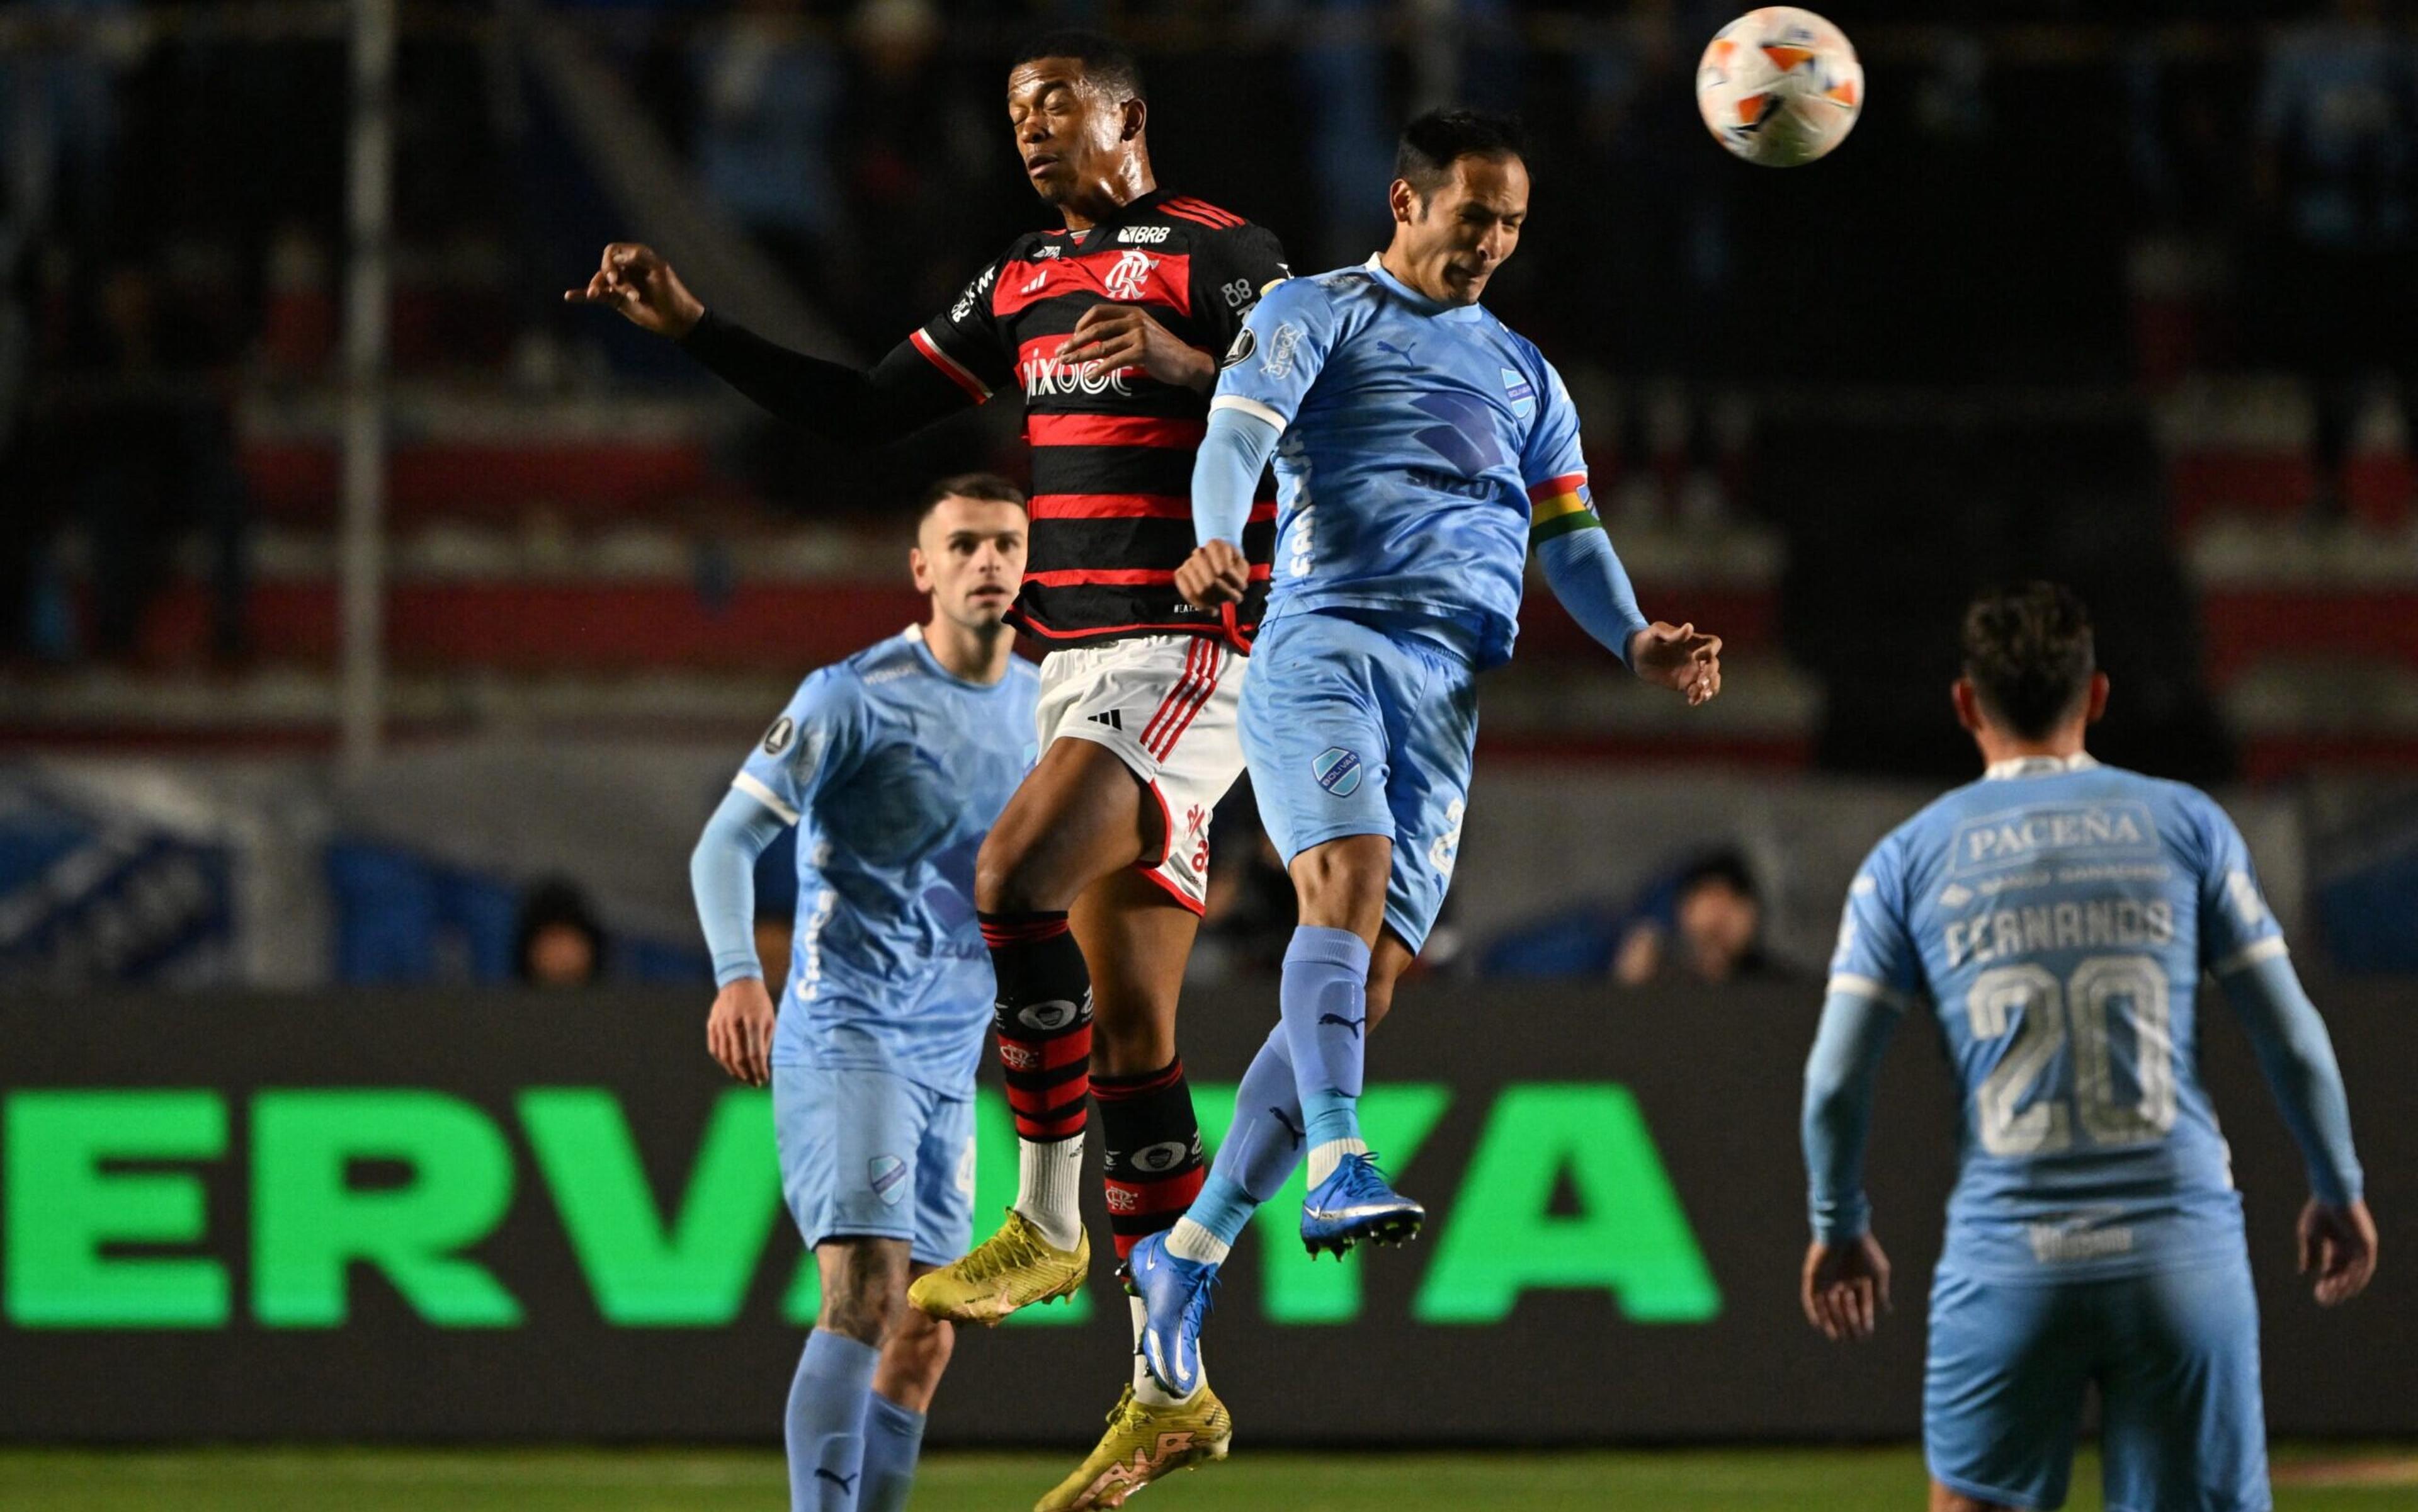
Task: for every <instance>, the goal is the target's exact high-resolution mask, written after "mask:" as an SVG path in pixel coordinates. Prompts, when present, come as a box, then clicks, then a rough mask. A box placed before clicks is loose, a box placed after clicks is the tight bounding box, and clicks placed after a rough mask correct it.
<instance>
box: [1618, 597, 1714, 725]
mask: <svg viewBox="0 0 2418 1512" xmlns="http://www.w3.org/2000/svg"><path fill="white" fill-rule="evenodd" d="M1629 664H1630V666H1631V667H1633V668H1635V669H1636V672H1637V675H1638V676H1639V677H1641V678H1643V679H1645V680H1646V681H1648V682H1651V683H1653V684H1655V685H1656V686H1657V687H1662V688H1669V689H1671V690H1672V691H1673V692H1675V693H1681V694H1685V695H1687V698H1688V707H1689V708H1691V709H1693V708H1694V707H1696V706H1697V705H1698V704H1703V703H1709V702H1711V701H1712V699H1713V697H1714V696H1715V695H1718V694H1719V693H1720V692H1721V691H1722V638H1721V637H1720V636H1719V635H1706V634H1697V632H1696V627H1695V626H1694V625H1691V624H1690V625H1669V624H1664V623H1663V622H1662V621H1661V620H1660V619H1657V620H1656V621H1654V623H1652V624H1650V625H1648V626H1646V627H1645V629H1644V630H1641V631H1639V632H1638V633H1637V634H1634V635H1631V636H1630V638H1629Z"/></svg>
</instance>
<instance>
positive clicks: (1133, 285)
mask: <svg viewBox="0 0 2418 1512" xmlns="http://www.w3.org/2000/svg"><path fill="white" fill-rule="evenodd" d="M1157 266H1158V259H1157V258H1155V257H1153V256H1152V255H1151V254H1150V253H1148V252H1140V251H1136V252H1125V253H1123V254H1121V255H1120V256H1119V257H1118V258H1117V266H1116V267H1111V268H1110V269H1109V276H1108V277H1107V278H1104V279H1102V280H1101V281H1100V283H1101V286H1102V287H1104V288H1106V289H1107V290H1108V291H1109V298H1111V299H1126V300H1132V299H1139V298H1141V297H1142V292H1143V291H1144V290H1145V289H1147V288H1148V287H1149V286H1150V270H1151V269H1152V268H1154V267H1157Z"/></svg>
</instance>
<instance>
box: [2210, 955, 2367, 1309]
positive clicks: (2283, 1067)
mask: <svg viewBox="0 0 2418 1512" xmlns="http://www.w3.org/2000/svg"><path fill="white" fill-rule="evenodd" d="M2217 981H2218V983H2219V985H2222V986H2223V987H2224V989H2225V999H2226V1001H2227V1004H2229V1005H2230V1006H2231V1007H2232V1009H2233V1012H2234V1014H2235V1016H2237V1017H2239V1018H2240V1019H2241V1020H2242V1030H2243V1031H2244V1032H2245V1033H2247V1034H2248V1035H2249V1037H2250V1047H2251V1049H2252V1051H2253V1052H2254V1053H2256V1054H2257V1057H2258V1066H2259V1070H2260V1071H2262V1072H2263V1073H2264V1074H2265V1075H2266V1077H2267V1085H2268V1087H2269V1088H2270V1089H2272V1090H2273V1092H2274V1093H2275V1101H2276V1103H2277V1104H2278V1105H2279V1106H2280V1107H2282V1109H2283V1113H2284V1123H2285V1124H2286V1125H2287V1126H2288V1127H2289V1128H2290V1129H2291V1131H2292V1138H2293V1141H2294V1142H2295V1143H2297V1144H2298V1145H2299V1146H2300V1147H2301V1154H2302V1158H2303V1160H2305V1161H2306V1162H2307V1163H2308V1168H2309V1187H2310V1190H2311V1191H2312V1192H2313V1193H2314V1194H2315V1195H2314V1196H2312V1197H2311V1198H2310V1199H2309V1203H2308V1206H2307V1207H2306V1208H2304V1209H2303V1211H2302V1214H2301V1223H2300V1251H2301V1270H2302V1272H2303V1274H2304V1275H2314V1277H2315V1283H2314V1284H2315V1287H2316V1291H2317V1298H2318V1301H2319V1302H2320V1303H2322V1304H2324V1305H2325V1306H2335V1305H2336V1304H2338V1303H2344V1302H2349V1300H2350V1299H2351V1298H2353V1297H2355V1296H2357V1295H2359V1293H2360V1292H2361V1291H2363V1290H2364V1288H2365V1287H2366V1286H2367V1283H2368V1280H2369V1278H2370V1277H2371V1276H2373V1275H2375V1274H2376V1258H2377V1257H2376V1250H2377V1242H2376V1221H2375V1219H2374V1218H2373V1217H2371V1216H2370V1215H2369V1214H2368V1211H2367V1204H2366V1202H2365V1201H2364V1200H2363V1199H2362V1197H2361V1189H2362V1186H2363V1184H2364V1177H2363V1174H2362V1172H2361V1170H2360V1166H2359V1156H2358V1154H2357V1153H2356V1152H2355V1151H2354V1150H2353V1148H2352V1145H2351V1137H2350V1099H2349V1095H2348V1094H2347V1093H2346V1092H2344V1090H2343V1080H2342V1068H2341V1066H2340V1064H2339V1063H2338V1062H2337V1061H2335V1059H2334V1040H2333V1038H2332V1036H2330V1035H2329V1034H2327V1032H2326V1024H2325V1019H2324V1018H2323V1017H2321V1016H2319V1013H2318V1009H2317V1005H2316V1004H2315V1003H2312V1002H2311V1001H2310V1000H2309V995H2308V993H2307V992H2306V991H2305V990H2304V989H2303V987H2302V985H2301V979H2300V974H2299V973H2298V972H2296V971H2294V970H2292V958H2291V957H2290V956H2288V955H2284V954H2283V953H2282V952H2281V951H2280V950H2277V951H2275V952H2273V954H2269V955H2265V956H2264V957H2263V958H2260V959H2257V960H2253V961H2251V962H2249V963H2247V964H2245V965H2242V966H2240V967H2237V968H2235V969H2233V970H2224V971H2220V972H2219V973H2218V974H2217Z"/></svg>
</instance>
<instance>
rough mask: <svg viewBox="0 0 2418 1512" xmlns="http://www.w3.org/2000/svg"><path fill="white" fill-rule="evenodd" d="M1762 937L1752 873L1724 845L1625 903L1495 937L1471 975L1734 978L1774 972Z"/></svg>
mask: <svg viewBox="0 0 2418 1512" xmlns="http://www.w3.org/2000/svg"><path fill="white" fill-rule="evenodd" d="M1762 937H1763V900H1762V895H1761V893H1759V892H1758V890H1757V889H1756V887H1755V882H1754V874H1753V872H1752V870H1750V869H1749V867H1748V866H1747V863H1746V859H1745V858H1744V857H1743V856H1741V855H1740V854H1739V853H1738V852H1737V851H1736V850H1733V849H1723V850H1719V851H1715V852H1713V853H1712V854H1710V855H1706V856H1704V857H1701V858H1699V859H1697V860H1695V861H1693V862H1691V863H1688V864H1687V865H1685V866H1682V867H1680V868H1678V869H1677V870H1676V871H1673V872H1670V873H1667V874H1665V875H1664V876H1662V877H1660V878H1657V879H1656V880H1655V881H1653V882H1651V883H1649V884H1648V885H1647V886H1646V887H1645V889H1644V890H1643V891H1642V892H1640V893H1638V895H1637V897H1636V899H1635V900H1634V901H1632V902H1631V903H1630V905H1629V907H1628V908H1626V909H1617V910H1615V909H1606V908H1603V907H1601V906H1599V905H1587V906H1584V907H1581V908H1578V909H1571V910H1569V911H1567V912H1564V913H1560V914H1556V915H1554V916H1553V917H1551V918H1547V919H1542V920H1539V921H1538V922H1536V923H1534V924H1527V925H1523V926H1522V927H1519V928H1516V929H1512V930H1509V931H1507V932H1505V933H1504V934H1502V935H1499V936H1497V937H1496V938H1495V939H1493V940H1492V942H1491V943H1490V944H1489V945H1488V946H1487V948H1486V950H1485V953H1484V954H1483V955H1482V956H1481V957H1480V959H1479V962H1478V974H1480V975H1481V976H1493V977H1526V978H1597V979H1600V978H1604V977H1609V978H1611V979H1612V980H1613V981H1614V982H1615V983H1616V984H1618V985H1621V986H1623V987H1642V986H1646V985H1652V984H1655V983H1660V982H1666V981H1672V980H1682V979H1684V980H1692V981H1697V982H1706V983H1723V982H1734V981H1737V980H1739V979H1741V978H1745V977H1753V976H1762V975H1767V974H1769V973H1770V972H1771V970H1773V967H1772V963H1771V961H1770V958H1769V957H1768V956H1767V955H1765V953H1764V949H1763V943H1762Z"/></svg>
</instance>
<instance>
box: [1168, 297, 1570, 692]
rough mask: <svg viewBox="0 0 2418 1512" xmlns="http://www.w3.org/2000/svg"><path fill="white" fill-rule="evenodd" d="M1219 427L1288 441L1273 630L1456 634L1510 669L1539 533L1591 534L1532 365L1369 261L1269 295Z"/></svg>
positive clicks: (1550, 386)
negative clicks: (1563, 529)
mask: <svg viewBox="0 0 2418 1512" xmlns="http://www.w3.org/2000/svg"><path fill="white" fill-rule="evenodd" d="M1210 407H1211V408H1212V410H1213V411H1214V410H1217V409H1228V408H1232V409H1239V410H1242V411H1244V412H1245V413H1247V414H1249V415H1253V416H1255V417H1257V418H1259V419H1261V420H1265V421H1266V422H1267V423H1269V424H1271V425H1273V426H1275V427H1277V428H1278V430H1279V431H1282V432H1283V433H1284V435H1283V438H1282V440H1281V441H1280V442H1278V447H1277V453H1276V472H1277V482H1278V526H1277V548H1276V565H1275V569H1274V579H1273V582H1272V585H1271V587H1270V589H1269V595H1268V610H1267V615H1266V622H1271V623H1272V622H1274V621H1276V620H1278V619H1282V618H1284V617H1286V616H1288V615H1298V614H1301V613H1304V612H1306V611H1311V610H1320V609H1327V610H1343V611H1347V612H1349V611H1361V612H1370V611H1373V612H1378V613H1389V614H1409V615H1416V616H1421V617H1427V618H1433V619H1447V620H1450V621H1453V622H1454V623H1456V624H1458V625H1459V626H1461V627H1462V630H1463V631H1465V632H1466V633H1467V634H1468V636H1469V637H1471V639H1472V641H1473V644H1474V647H1475V654H1476V657H1477V665H1479V666H1481V667H1484V666H1492V665H1494V664H1497V663H1500V662H1502V661H1504V660H1506V659H1507V658H1508V657H1509V656H1510V654H1511V642H1512V639H1513V637H1514V636H1515V635H1517V634H1518V633H1519V617H1520V595H1521V588H1522V574H1523V569H1524V567H1525V565H1526V561H1527V555H1528V547H1529V543H1530V540H1531V527H1538V533H1539V535H1540V536H1541V535H1542V534H1545V533H1549V531H1550V529H1551V527H1553V525H1554V523H1555V522H1559V521H1564V520H1567V521H1568V522H1569V523H1570V524H1571V525H1573V526H1575V525H1577V524H1580V523H1584V524H1587V525H1592V524H1594V523H1595V522H1594V517H1593V515H1592V514H1591V513H1589V512H1587V494H1586V463H1585V460H1584V457H1583V456H1582V455H1581V453H1580V450H1579V426H1578V417H1577V415H1576V413H1575V411H1574V410H1573V409H1572V408H1571V406H1570V400H1569V392H1568V391H1567V390H1566V389H1564V388H1563V387H1562V380H1561V377H1560V375H1559V374H1555V373H1554V371H1553V364H1551V363H1549V362H1547V361H1546V360H1545V359H1544V358H1543V356H1542V355H1540V354H1539V353H1538V350H1537V348H1536V347H1535V346H1533V345H1531V344H1529V343H1528V342H1527V341H1526V340H1525V339H1524V338H1523V337H1521V336H1518V335H1516V334H1514V333H1513V332H1512V331H1511V329H1510V328H1508V327H1507V326H1505V325H1504V324H1503V322H1502V321H1500V320H1498V319H1496V318H1495V317H1494V316H1493V315H1492V314H1491V313H1488V312H1487V310H1486V309H1485V308H1484V307H1483V306H1481V305H1444V304H1439V303H1437V302H1436V301H1434V300H1432V299H1430V298H1426V297H1425V296H1423V295H1420V294H1417V293H1416V292H1414V291H1413V290H1411V289H1410V288H1409V287H1407V286H1406V285H1404V284H1403V283H1401V282H1400V281H1399V280H1397V279H1396V278H1395V277H1394V276H1393V275H1392V274H1390V273H1387V272H1386V271H1385V269H1384V268H1383V267H1380V266H1379V264H1378V260H1377V259H1376V258H1374V257H1372V258H1370V260H1369V262H1368V264H1367V265H1366V266H1364V267H1348V268H1341V269H1338V270H1337V271H1335V272H1331V273H1322V274H1320V275H1318V276H1317V277H1314V278H1298V279H1293V280H1290V281H1288V282H1286V283H1279V284H1278V285H1276V286H1275V287H1274V288H1272V289H1270V290H1268V292H1267V293H1266V294H1265V295H1264V296H1263V297H1262V298H1261V299H1260V302H1259V306H1258V308H1257V309H1255V310H1253V311H1252V312H1251V317H1250V320H1249V321H1248V323H1247V325H1246V327H1245V328H1244V333H1243V334H1242V335H1241V336H1240V337H1238V338H1237V339H1236V342H1235V344H1234V348H1233V350H1232V351H1231V352H1230V353H1228V355H1227V359H1226V367H1225V369H1224V372H1223V373H1222V374H1221V375H1220V376H1219V378H1218V380H1217V397H1216V398H1215V399H1213V400H1212V401H1211V405H1210Z"/></svg>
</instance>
